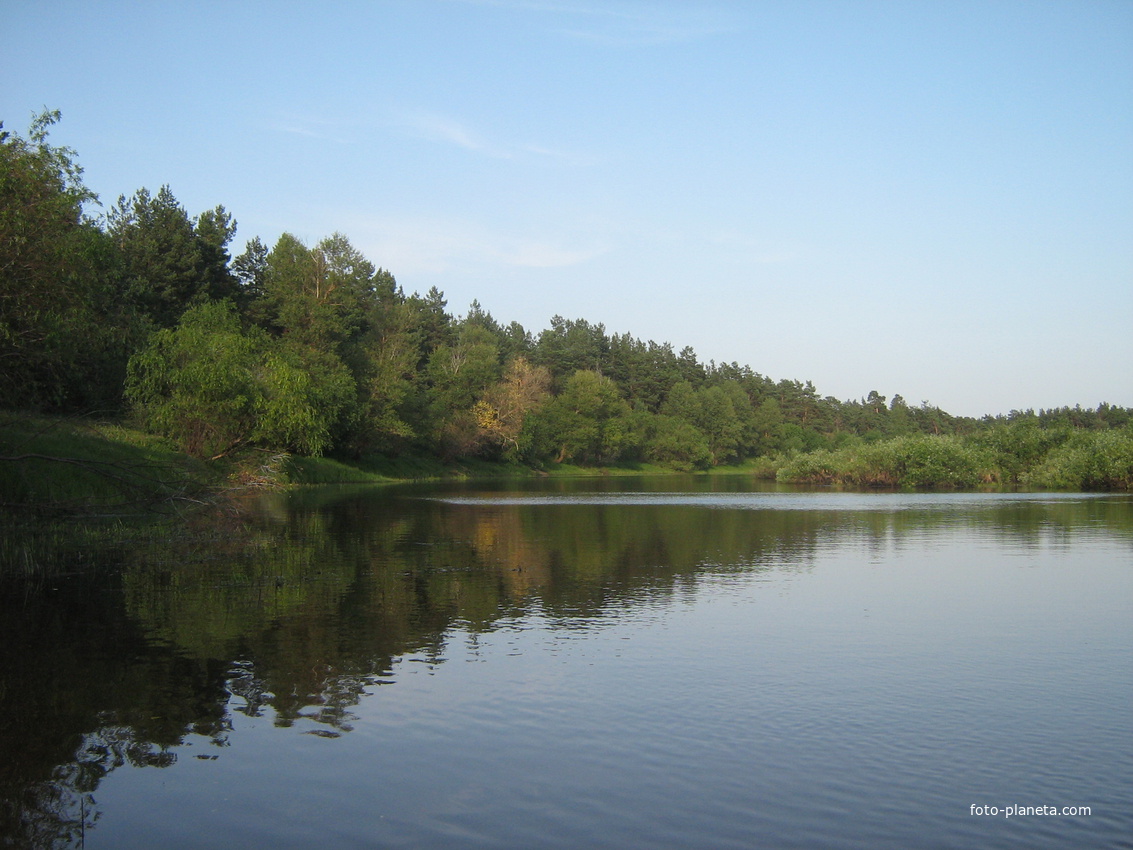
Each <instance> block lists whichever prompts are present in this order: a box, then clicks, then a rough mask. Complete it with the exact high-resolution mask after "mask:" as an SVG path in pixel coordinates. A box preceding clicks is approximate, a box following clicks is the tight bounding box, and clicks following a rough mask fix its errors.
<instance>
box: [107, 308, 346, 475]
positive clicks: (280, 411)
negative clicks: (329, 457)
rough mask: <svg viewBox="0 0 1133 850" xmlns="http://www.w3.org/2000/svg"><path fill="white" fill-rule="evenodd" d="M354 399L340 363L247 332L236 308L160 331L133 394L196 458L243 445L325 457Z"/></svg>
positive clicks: (203, 311)
mask: <svg viewBox="0 0 1133 850" xmlns="http://www.w3.org/2000/svg"><path fill="white" fill-rule="evenodd" d="M353 390H354V387H353V382H352V381H351V379H350V376H349V374H348V372H347V371H346V367H345V366H344V365H343V364H342V363H341V361H338V360H336V359H335V358H334V357H333V355H330V354H325V353H320V352H316V351H309V350H304V349H302V348H298V347H292V346H289V345H287V344H286V343H276V342H273V341H272V340H270V338H269V337H268V336H267V335H266V334H263V333H262V332H260V331H258V330H252V331H249V332H245V331H244V330H243V329H242V328H241V326H240V319H239V317H238V316H237V315H236V312H235V309H234V308H233V306H232V305H231V303H229V302H207V303H204V304H201V305H199V306H197V307H193V308H191V309H190V310H188V311H187V312H186V313H185V315H184V316H183V317H182V319H181V321H180V322H179V323H178V325H177V327H176V328H173V329H163V330H160V331H157V332H155V333H154V334H153V336H152V337H151V339H150V343H149V345H147V346H146V347H145V348H144V349H143V350H141V351H140V352H139V353H138V354H136V355H135V356H134V357H133V358H132V359H131V360H130V364H129V377H128V380H127V385H126V395H127V397H128V398H129V399H130V401H131V402H132V403H133V404H134V406H135V409H136V410H137V411H138V414H139V416H140V417H141V420H142V421H143V422H144V423H145V426H146V427H147V428H149V429H151V430H152V431H154V432H155V433H159V434H163V435H165V436H167V437H169V438H171V439H173V440H174V441H176V443H177V444H178V446H180V447H181V449H182V450H183V451H185V452H187V453H189V454H191V455H194V456H196V457H216V456H220V455H224V454H227V453H228V452H230V451H232V450H233V449H234V448H236V447H238V446H241V445H244V444H254V445H262V446H266V447H271V448H280V449H288V450H293V451H299V452H304V453H307V454H312V455H318V454H321V453H322V452H323V451H324V450H325V449H327V448H328V447H329V446H330V430H331V427H332V426H333V424H334V422H335V421H336V419H337V418H338V416H339V415H340V413H341V412H342V410H343V409H344V408H345V407H346V406H347V405H348V404H349V403H350V402H351V400H352V398H353Z"/></svg>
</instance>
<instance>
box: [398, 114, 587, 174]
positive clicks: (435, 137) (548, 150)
mask: <svg viewBox="0 0 1133 850" xmlns="http://www.w3.org/2000/svg"><path fill="white" fill-rule="evenodd" d="M396 123H397V124H398V125H399V126H400V127H401V129H402V130H403V131H404V132H406V133H408V134H410V135H412V136H415V137H417V138H419V139H424V140H426V141H430V142H436V143H439V144H446V145H454V146H455V147H458V148H462V149H463V150H466V151H469V152H471V153H476V154H480V155H482V156H487V157H491V158H493V159H516V158H519V157H524V156H528V157H538V158H542V159H547V160H554V161H556V162H559V163H562V164H565V165H580V166H585V165H592V164H593V163H594V162H595V158H594V157H592V156H588V155H585V154H580V153H577V152H575V151H571V150H567V149H563V148H555V147H549V146H547V145H542V144H529V143H519V142H517V143H507V142H501V141H499V140H497V139H494V138H491V137H489V136H488V135H485V134H484V133H481V132H479V131H477V130H475V129H473V128H472V127H470V126H468V125H467V124H465V123H463V122H461V121H458V120H456V119H454V118H451V117H449V116H447V115H441V114H439V113H436V112H424V111H420V112H414V113H411V114H408V115H406V116H404V117H403V118H402V119H401V120H400V121H398V122H396Z"/></svg>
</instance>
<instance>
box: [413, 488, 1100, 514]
mask: <svg viewBox="0 0 1133 850" xmlns="http://www.w3.org/2000/svg"><path fill="white" fill-rule="evenodd" d="M430 498H432V499H433V500H435V501H440V502H445V503H448V504H453V505H483V506H489V505H500V506H505V505H533V506H553V505H676V506H688V507H704V508H725V509H729V510H768V511H789V510H801V511H900V510H913V509H915V510H939V511H955V510H957V509H959V508H977V509H978V508H990V507H1005V506H1010V505H1014V504H1029V505H1034V504H1065V503H1069V502H1080V501H1084V500H1088V499H1095V498H1105V497H1104V496H1103V495H1102V494H1096V493H1094V494H1082V493H1065V494H1062V493H825V492H821V493H816V492H807V493H654V492H622V493H509V494H506V495H501V494H499V493H466V494H461V495H445V496H434V497H430Z"/></svg>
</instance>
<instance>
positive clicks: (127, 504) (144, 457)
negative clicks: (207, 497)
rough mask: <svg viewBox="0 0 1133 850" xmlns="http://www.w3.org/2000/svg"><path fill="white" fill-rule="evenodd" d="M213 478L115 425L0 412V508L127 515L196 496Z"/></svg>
mask: <svg viewBox="0 0 1133 850" xmlns="http://www.w3.org/2000/svg"><path fill="white" fill-rule="evenodd" d="M215 479H216V472H215V471H214V470H213V469H211V468H209V467H208V466H207V465H205V464H202V463H200V462H197V461H193V460H191V459H189V458H187V457H185V456H184V455H182V454H180V453H178V452H176V451H174V450H173V449H171V448H170V447H169V446H168V445H167V444H166V443H165V442H164V441H163V440H161V439H159V438H156V437H152V436H149V435H146V434H143V433H141V432H138V431H132V430H130V429H128V428H124V427H122V426H120V425H113V424H107V423H99V422H92V421H87V420H81V419H63V418H51V417H42V416H30V415H25V414H16V413H0V504H3V505H4V506H6V507H9V508H16V509H20V508H31V509H35V510H37V511H41V512H42V511H48V512H53V511H54V512H63V513H67V512H70V513H74V512H80V513H84V512H85V513H90V512H99V511H110V512H113V511H130V510H136V509H141V508H146V507H152V506H154V505H159V504H168V503H170V502H171V501H176V500H189V499H193V498H196V497H197V496H199V495H200V493H201V492H202V491H203V490H205V489H206V488H207V487H208V486H209V485H210V484H212V483H213V482H214V481H215Z"/></svg>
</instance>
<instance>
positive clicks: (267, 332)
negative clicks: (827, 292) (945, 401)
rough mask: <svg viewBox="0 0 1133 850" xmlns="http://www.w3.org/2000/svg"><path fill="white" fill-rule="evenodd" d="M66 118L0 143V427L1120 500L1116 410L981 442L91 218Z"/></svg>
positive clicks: (138, 199) (212, 449)
mask: <svg viewBox="0 0 1133 850" xmlns="http://www.w3.org/2000/svg"><path fill="white" fill-rule="evenodd" d="M57 120H58V113H51V112H47V113H43V114H42V115H40V116H37V117H36V118H35V119H34V121H33V123H32V126H31V128H30V130H29V132H28V134H27V138H26V139H25V138H21V137H20V136H18V135H16V134H12V133H0V189H2V192H0V273H2V275H3V279H2V283H3V289H2V290H0V363H3V364H4V369H3V370H0V407H9V408H17V407H21V408H34V409H41V410H44V409H47V410H81V409H89V408H92V407H96V406H98V407H104V408H109V409H115V408H118V407H119V406H120V403H121V400H122V395H123V392H124V393H125V394H126V395H127V396H128V400H129V401H130V403H132V405H133V407H134V409H135V410H136V412H137V414H138V417H139V421H141V422H143V423H145V425H146V426H147V427H148V428H150V429H151V430H152V431H153V432H154V433H157V434H162V435H166V436H168V437H170V438H171V439H173V440H175V441H176V442H177V444H178V445H180V446H181V447H183V448H184V449H186V450H187V451H189V452H191V453H193V454H195V455H198V456H205V457H213V456H216V455H222V454H226V453H229V452H231V451H233V450H234V449H235V448H237V447H240V446H260V447H265V448H271V449H277V450H284V451H290V452H299V453H303V454H308V455H319V454H322V453H325V452H330V451H333V452H336V453H338V454H339V455H341V456H344V457H345V456H352V457H354V458H360V457H369V456H378V455H381V456H385V457H395V456H397V455H399V454H406V455H417V456H420V455H423V454H432V455H435V456H438V457H440V458H443V459H445V460H446V461H447V460H453V459H457V458H459V459H461V460H462V462H472V460H473V459H474V458H479V459H485V458H486V459H491V460H495V461H499V460H507V461H523V462H524V463H528V464H532V465H536V466H543V465H546V464H548V463H550V462H557V463H559V464H563V463H566V462H572V463H576V464H584V465H585V464H592V465H610V464H615V463H626V462H629V463H636V464H642V463H645V462H649V463H657V464H664V465H666V466H668V467H670V468H677V469H686V470H690V469H706V468H714V467H720V466H722V465H730V464H740V463H743V462H745V461H748V460H751V459H759V464H758V467H759V469H760V470H761V471H762V473H761V474H769V473H770V472H771V471H775V470H777V472H778V475H779V476H780V478H781V480H789V481H808V482H825V483H844V484H849V485H854V486H910V487H970V486H982V485H985V484H993V483H994V484H1000V485H1003V486H1058V487H1089V488H1105V487H1127V486H1129V485H1128V480H1129V475H1128V470H1127V459H1126V454H1125V442H1124V440H1125V438H1124V437H1122V436H1121V434H1123V433H1126V432H1124V431H1121V429H1125V428H1128V426H1129V423H1130V422H1131V421H1133V413H1131V412H1130V411H1129V410H1126V409H1124V408H1120V407H1115V406H1111V405H1109V404H1104V403H1103V404H1101V405H1099V406H1098V408H1097V409H1096V410H1090V409H1083V408H1081V407H1074V408H1069V407H1065V408H1058V409H1050V410H1040V411H1038V413H1035V412H1034V411H1022V412H1021V411H1012V412H1011V413H1010V414H1009V415H1007V416H1000V417H996V418H994V419H992V418H991V417H985V418H984V420H982V421H978V422H977V421H976V420H973V419H964V418H959V417H953V416H950V415H949V414H947V413H945V412H944V411H942V410H940V409H939V408H937V407H935V406H933V405H930V404H929V403H927V402H922V403H921V404H920V406H910V405H909V404H907V403H906V402H905V400H904V398H902V397H901V396H900V395H897V394H894V395H893V396H892V400H889V398H888V397H887V396H886V395H883V394H882V393H881V392H879V391H877V390H870V391H869V392H868V393H867V394H866V395H865V396H864V397H862V398H861V399H858V400H848V401H839V400H838V399H835V398H832V397H829V396H827V397H825V398H822V397H820V396H819V395H818V393H817V392H816V390H815V388H814V386H813V385H812V384H811V383H810V382H802V381H793V380H786V379H783V380H779V381H777V382H776V381H773V380H771V379H770V378H768V377H765V376H763V375H760V374H759V373H758V372H755V371H753V370H752V369H751V368H750V367H749V366H741V365H740V364H738V363H724V364H719V365H718V364H716V363H709V364H708V365H705V364H703V363H701V362H700V361H699V360H698V358H697V356H696V353H695V352H694V351H693V350H692V349H691V348H689V347H685V348H682V349H680V351H679V353H678V352H677V351H676V350H675V349H674V347H673V346H672V345H671V344H669V343H663V344H658V343H655V342H653V341H652V340H650V341H649V342H643V341H641V340H639V339H636V338H634V337H632V336H631V335H630V334H628V333H625V334H620V335H619V334H615V335H613V336H610V335H608V334H607V333H606V330H605V327H604V326H603V325H601V324H592V323H591V322H588V321H586V320H584V319H575V320H566V319H563V318H562V317H561V316H555V317H553V318H552V319H551V323H550V327H549V328H547V329H546V330H544V331H542V332H541V333H539V334H538V335H537V336H533V335H532V334H531V333H529V332H528V331H526V330H525V329H524V328H523V327H522V326H521V325H519V324H518V323H516V322H512V323H511V324H509V325H506V326H505V325H503V324H501V323H500V322H498V321H497V320H496V319H495V318H493V317H492V315H491V314H490V313H489V312H488V311H487V310H485V309H484V308H483V307H482V306H481V305H480V304H479V302H477V301H473V303H472V305H471V306H470V308H469V310H468V312H467V314H466V315H465V316H464V317H463V318H460V319H454V317H453V316H452V315H450V314H449V312H448V311H447V302H446V300H445V297H444V294H443V293H442V292H441V291H440V290H438V289H436V288H433V289H430V290H429V292H428V293H426V294H425V295H418V294H413V295H409V296H406V295H405V294H404V293H403V292H402V291H401V290H400V289H399V288H398V286H397V283H396V281H395V280H394V278H393V275H391V274H390V273H389V272H387V271H385V270H383V269H380V268H377V267H376V266H375V265H374V264H373V263H372V262H371V261H370V260H369V259H367V258H366V257H365V256H364V255H363V254H362V253H361V252H360V251H358V250H357V249H356V248H354V246H353V245H352V244H351V243H350V241H349V240H348V239H347V238H346V237H345V236H343V235H342V234H338V233H335V234H332V235H331V236H329V237H327V238H325V239H322V240H321V241H319V242H318V243H317V244H315V245H314V247H308V246H307V245H305V244H304V243H303V242H302V241H300V240H299V239H298V238H297V237H295V236H293V235H291V234H289V233H285V234H283V236H281V237H280V238H279V240H278V241H277V242H276V244H275V245H274V247H272V249H271V250H270V251H269V250H268V249H267V247H266V246H265V245H264V244H263V243H262V242H261V241H260V240H259V239H258V238H257V239H252V240H250V241H249V242H248V243H247V248H246V250H245V251H244V252H243V253H242V254H241V255H240V256H238V257H236V258H235V259H233V258H232V257H231V256H230V255H229V251H228V246H229V244H230V242H231V240H232V238H233V236H234V234H235V228H236V224H235V222H234V220H233V219H232V216H231V215H230V214H229V213H228V212H227V211H226V210H225V209H224V207H222V206H217V207H215V208H214V209H212V210H208V211H206V212H203V213H201V214H200V215H198V216H196V217H195V218H190V217H189V215H188V214H187V213H186V211H185V210H184V208H183V207H182V206H181V205H180V204H179V203H178V202H177V199H176V198H175V197H174V196H173V194H172V192H171V191H170V189H169V187H168V186H163V187H162V189H161V190H160V191H159V192H158V193H157V194H156V195H151V194H150V193H149V192H148V191H147V190H145V189H141V190H139V191H138V192H136V193H135V194H134V195H133V196H132V197H130V198H128V199H127V198H126V197H124V196H123V197H121V198H119V201H118V204H117V205H116V206H115V207H114V208H113V209H112V210H111V211H110V212H109V213H108V214H107V216H106V218H105V219H103V220H101V221H94V220H91V219H90V218H88V217H87V216H85V215H84V213H83V208H84V204H88V203H91V202H93V201H95V200H96V199H95V198H94V196H93V195H92V194H91V193H90V191H89V190H88V189H86V187H85V186H83V184H82V181H81V169H80V168H79V166H78V165H77V164H76V162H75V155H74V152H73V151H71V150H70V149H68V148H61V147H55V146H52V145H50V144H48V142H47V130H48V128H49V127H50V126H51V125H52V124H53V123H54V122H55V121H57ZM222 302H223V303H222ZM154 328H156V329H157V331H156V333H153V334H152V335H150V330H152V329H154ZM127 361H128V362H129V368H128V370H127ZM1107 433H1108V434H1110V436H1100V435H1103V434H1107ZM1115 434H1116V435H1117V436H1114V435H1115ZM1083 435H1086V436H1083ZM1094 435H1098V436H1094Z"/></svg>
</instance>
